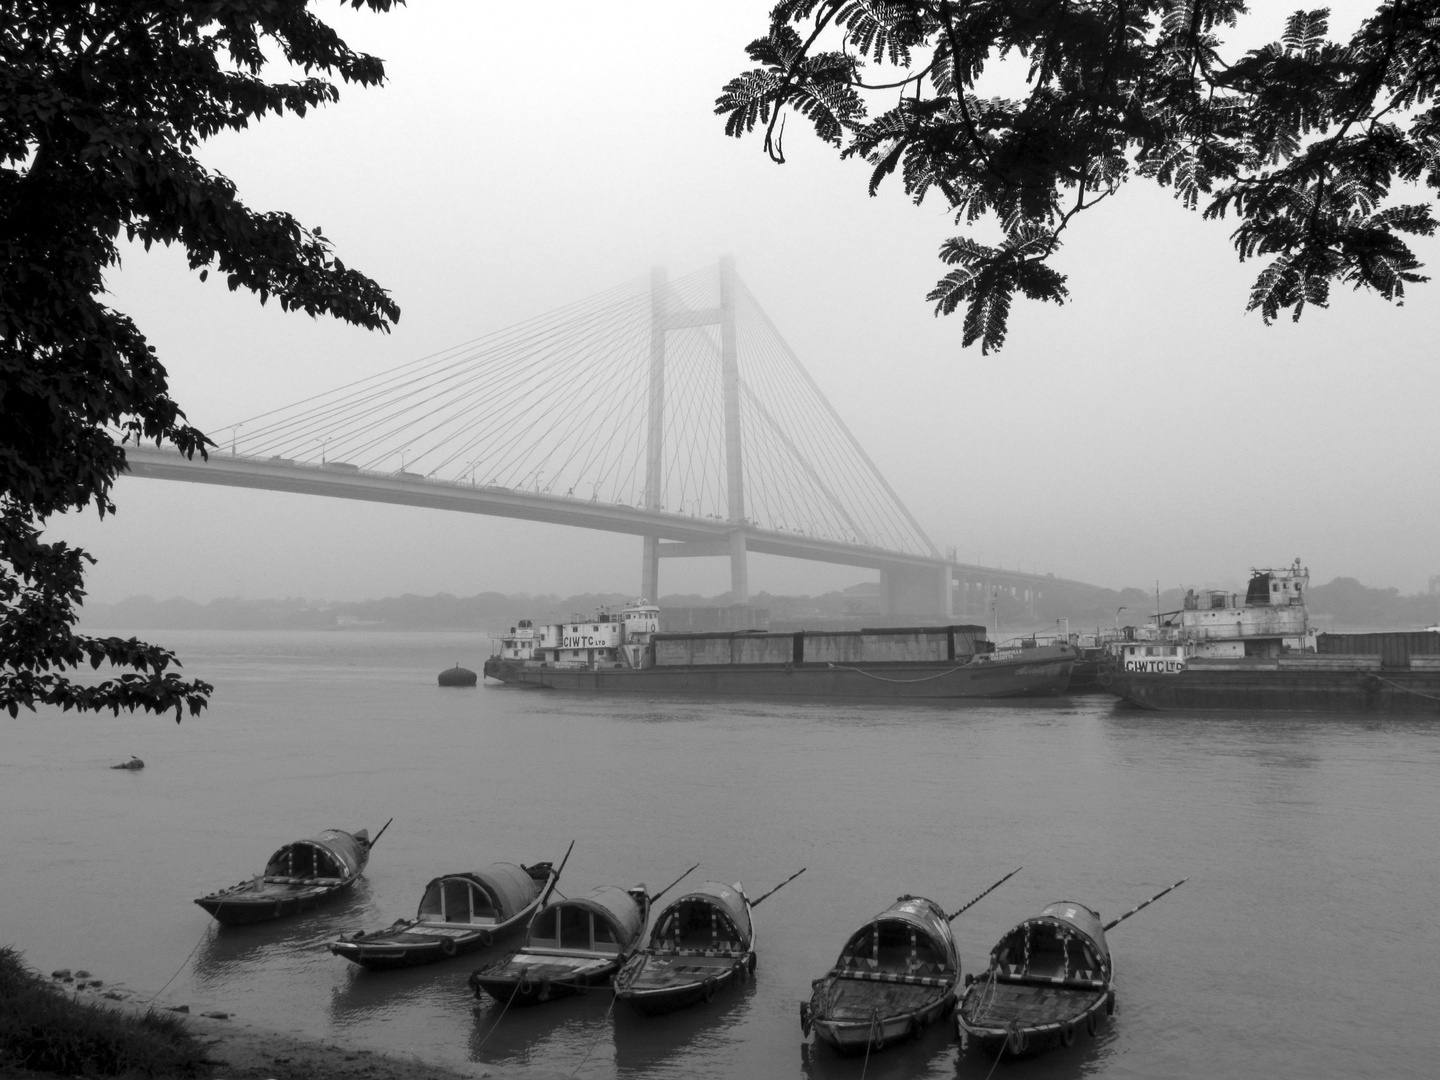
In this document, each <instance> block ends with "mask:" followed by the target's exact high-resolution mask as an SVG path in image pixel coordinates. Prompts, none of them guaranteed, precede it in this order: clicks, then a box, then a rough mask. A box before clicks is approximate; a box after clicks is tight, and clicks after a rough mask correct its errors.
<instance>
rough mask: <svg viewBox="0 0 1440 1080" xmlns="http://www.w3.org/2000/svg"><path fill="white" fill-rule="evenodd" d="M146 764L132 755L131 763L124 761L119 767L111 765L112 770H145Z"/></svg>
mask: <svg viewBox="0 0 1440 1080" xmlns="http://www.w3.org/2000/svg"><path fill="white" fill-rule="evenodd" d="M144 767H145V762H143V761H141V760H140V759H139V758H138V757H136V756H135V755H134V754H131V755H130V760H129V761H122V762H121V763H120V764H119V765H111V766H110V768H112V769H143V768H144Z"/></svg>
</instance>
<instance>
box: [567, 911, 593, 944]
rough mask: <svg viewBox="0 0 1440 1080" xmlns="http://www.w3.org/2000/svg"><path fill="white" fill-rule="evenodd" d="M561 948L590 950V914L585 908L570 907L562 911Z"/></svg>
mask: <svg viewBox="0 0 1440 1080" xmlns="http://www.w3.org/2000/svg"><path fill="white" fill-rule="evenodd" d="M560 947H561V948H562V949H587V950H588V949H589V948H590V913H589V912H588V911H586V910H585V909H584V908H578V907H573V906H569V907H562V908H561V909H560Z"/></svg>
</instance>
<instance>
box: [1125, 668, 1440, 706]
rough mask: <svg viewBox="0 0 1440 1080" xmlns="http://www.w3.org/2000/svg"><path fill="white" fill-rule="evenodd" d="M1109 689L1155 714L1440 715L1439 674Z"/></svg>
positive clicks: (1234, 676)
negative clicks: (1319, 713)
mask: <svg viewBox="0 0 1440 1080" xmlns="http://www.w3.org/2000/svg"><path fill="white" fill-rule="evenodd" d="M1110 689H1111V690H1112V691H1113V692H1114V693H1116V694H1118V695H1120V697H1121V698H1122V699H1124V700H1125V701H1127V702H1129V703H1130V704H1132V705H1137V706H1139V707H1141V708H1145V709H1157V710H1191V709H1194V710H1226V711H1236V712H1239V711H1244V712H1322V713H1323V712H1330V713H1378V714H1398V715H1428V716H1440V671H1408V670H1402V671H1356V670H1353V669H1350V670H1336V671H1316V670H1304V671H1299V670H1289V671H1287V670H1284V669H1279V668H1277V669H1275V670H1218V671H1193V670H1186V671H1180V672H1176V673H1174V674H1150V673H1143V672H1116V673H1115V674H1114V675H1113V676H1112V677H1111V684H1110Z"/></svg>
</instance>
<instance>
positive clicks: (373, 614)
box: [80, 578, 1440, 635]
mask: <svg viewBox="0 0 1440 1080" xmlns="http://www.w3.org/2000/svg"><path fill="white" fill-rule="evenodd" d="M1237 588H1238V586H1237ZM634 599H635V597H634V596H633V595H631V594H628V593H581V594H578V595H575V596H564V597H562V596H556V595H532V594H526V593H517V594H509V595H507V594H505V593H499V592H485V593H478V594H476V595H474V596H467V597H460V596H454V595H452V594H450V593H437V594H434V595H432V596H416V595H414V594H406V595H403V596H392V597H384V598H382V599H377V600H354V601H325V600H308V599H304V598H300V597H288V598H285V599H255V600H250V599H241V598H239V597H231V598H221V599H216V600H211V601H209V602H208V603H204V604H201V603H197V602H196V601H194V600H187V599H184V598H181V597H172V598H170V599H166V600H156V599H154V598H153V597H149V596H132V597H127V598H126V599H124V600H121V601H119V602H118V603H113V604H104V603H97V602H94V601H91V602H88V603H86V604H85V605H84V606H83V607H82V608H81V613H80V615H81V628H82V629H90V628H104V629H105V630H108V631H113V632H119V633H121V634H122V635H129V634H135V633H142V632H143V633H149V632H152V631H167V630H377V631H379V630H384V631H395V630H416V631H456V632H472V633H480V634H494V633H497V632H499V631H503V630H504V629H505V628H506V627H508V626H512V625H514V624H515V622H516V621H517V620H519V619H522V618H529V619H535V620H536V621H538V622H564V621H567V620H569V619H571V618H572V617H574V616H579V617H580V618H588V617H589V615H590V614H591V613H592V612H594V611H595V609H596V608H598V607H612V608H613V607H618V606H620V605H622V604H624V603H627V602H629V601H633V600H634ZM1183 600H1184V593H1183V591H1181V590H1179V589H1171V590H1168V591H1162V592H1161V593H1160V595H1159V597H1158V598H1157V597H1156V595H1155V593H1154V591H1153V590H1152V591H1150V592H1144V591H1142V590H1139V589H1121V590H1119V591H1115V592H1109V593H1107V592H1100V593H1098V594H1096V595H1087V596H1086V597H1085V598H1083V602H1082V599H1081V598H1080V597H1077V596H1075V595H1066V594H1065V593H1064V592H1063V591H1062V592H1060V593H1058V594H1057V595H1055V596H1046V595H1044V594H1042V595H1041V596H1040V598H1039V599H1038V600H1035V601H1031V602H1026V603H1021V602H1019V601H1013V600H1007V599H1006V598H1004V597H1000V598H998V601H997V602H998V607H997V609H996V610H994V611H991V610H986V611H983V612H976V611H965V610H962V609H959V608H957V610H956V611H955V613H954V615H953V616H952V621H954V622H956V623H968V622H973V623H981V624H984V625H987V626H991V625H993V624H994V622H995V619H996V618H997V617H998V618H999V620H1000V621H1001V624H1002V625H1003V626H1004V627H1005V628H1006V631H1007V634H1008V635H1014V634H1030V633H1036V632H1040V633H1044V632H1046V631H1053V630H1054V629H1055V627H1056V625H1057V624H1058V623H1060V622H1062V621H1064V622H1067V623H1068V625H1069V628H1070V629H1071V630H1072V631H1076V632H1084V631H1086V630H1090V629H1094V628H1096V627H1111V626H1116V625H1122V624H1124V625H1135V626H1139V625H1146V624H1148V623H1149V622H1150V620H1151V618H1152V617H1153V613H1154V612H1155V610H1156V606H1157V601H1158V606H1159V609H1160V610H1162V611H1174V610H1177V609H1178V608H1179V607H1180V606H1181V605H1182V603H1183ZM659 604H660V607H661V610H662V612H665V611H668V612H671V613H673V615H674V616H676V617H677V619H678V620H679V621H678V623H676V624H675V625H671V626H668V627H666V628H667V629H709V628H710V627H708V626H705V625H703V621H702V620H701V619H700V618H698V616H704V615H706V614H707V609H716V608H723V607H727V606H729V598H728V597H726V596H723V595H722V596H708V597H707V596H697V595H669V596H661V597H660V599H659ZM1309 607H1310V618H1311V622H1312V624H1313V625H1314V626H1316V627H1317V628H1318V629H1319V630H1321V631H1322V632H1325V631H1334V632H1366V631H1377V630H1420V629H1423V628H1424V627H1426V626H1429V625H1431V624H1433V623H1436V622H1440V594H1436V593H1421V594H1417V595H1414V596H1401V595H1400V593H1399V591H1398V590H1397V589H1393V588H1388V589H1382V588H1373V587H1370V586H1367V585H1362V584H1361V583H1360V582H1358V581H1356V580H1355V579H1354V578H1336V579H1334V580H1333V581H1331V582H1330V583H1329V584H1326V585H1312V586H1311V588H1310V592H1309ZM746 608H747V609H748V610H747V611H745V612H743V614H744V615H745V616H746V617H747V618H750V617H752V616H753V619H754V621H753V622H751V623H749V624H748V625H754V626H757V627H764V626H766V625H769V624H770V623H772V622H773V623H779V624H784V625H790V624H804V625H810V626H814V627H816V628H817V629H819V628H826V627H836V628H839V627H840V626H842V624H843V625H846V626H849V625H851V624H853V628H856V629H858V628H859V627H860V626H862V625H871V626H881V625H886V624H887V623H888V624H890V625H895V624H894V623H893V622H891V621H890V620H892V619H894V618H896V616H886V615H882V614H881V613H880V593H879V587H878V585H876V586H869V585H858V586H854V587H852V588H850V589H846V590H845V591H843V592H833V593H826V594H824V595H822V596H816V597H811V596H772V595H769V594H766V593H761V594H759V595H757V596H754V597H752V598H751V600H750V603H749V604H748V605H746ZM687 613H688V615H687ZM709 614H710V616H711V617H713V612H709ZM899 618H901V619H904V618H906V617H905V616H899ZM925 621H927V622H930V621H934V620H933V618H928V619H926V620H925ZM729 624H730V625H739V624H738V623H735V622H734V621H733V620H731V621H730V623H729Z"/></svg>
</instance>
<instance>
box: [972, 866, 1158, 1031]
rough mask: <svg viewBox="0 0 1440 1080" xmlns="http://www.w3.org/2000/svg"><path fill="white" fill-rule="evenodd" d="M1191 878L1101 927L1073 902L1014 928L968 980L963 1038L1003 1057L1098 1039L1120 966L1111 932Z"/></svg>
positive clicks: (1061, 903)
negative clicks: (981, 971)
mask: <svg viewBox="0 0 1440 1080" xmlns="http://www.w3.org/2000/svg"><path fill="white" fill-rule="evenodd" d="M1183 884H1185V879H1182V880H1180V881H1177V882H1176V883H1175V884H1174V885H1171V886H1170V888H1168V889H1165V890H1163V891H1162V892H1160V893H1157V894H1156V895H1155V896H1152V897H1151V898H1150V899H1149V900H1146V901H1145V902H1144V903H1143V904H1139V905H1137V906H1136V907H1133V908H1131V909H1130V910H1129V911H1127V912H1126V913H1125V914H1124V915H1121V916H1120V917H1119V918H1118V919H1113V920H1111V921H1110V922H1108V923H1105V924H1103V925H1102V924H1101V922H1100V915H1099V913H1098V912H1096V911H1094V910H1092V909H1091V908H1088V907H1086V906H1085V905H1084V904H1078V903H1075V902H1074V901H1071V900H1061V901H1057V902H1056V903H1053V904H1050V905H1049V906H1048V907H1046V908H1045V909H1044V910H1043V911H1041V912H1040V914H1039V915H1037V916H1036V917H1035V918H1033V919H1026V920H1025V921H1024V922H1022V923H1020V924H1019V925H1017V926H1015V927H1012V928H1011V929H1010V930H1009V931H1007V932H1006V934H1005V936H1004V937H1002V938H1001V939H1000V942H999V944H997V945H996V946H995V948H994V949H993V950H992V951H991V953H990V968H989V970H988V971H986V972H985V974H984V975H982V976H980V977H979V978H977V979H974V980H971V979H967V980H966V989H965V996H964V998H963V999H962V1000H961V1002H960V1008H959V1010H958V1012H957V1013H956V1016H955V1025H956V1028H957V1030H958V1032H959V1033H960V1034H962V1035H964V1036H967V1037H968V1038H969V1041H970V1043H971V1044H972V1045H976V1046H979V1047H980V1049H982V1050H984V1051H985V1052H986V1053H988V1054H990V1055H991V1056H992V1057H999V1056H1000V1055H1002V1054H1004V1055H1005V1056H1007V1057H1029V1056H1031V1055H1033V1054H1037V1053H1039V1052H1041V1051H1042V1050H1047V1049H1049V1048H1051V1047H1054V1046H1067V1047H1068V1046H1071V1045H1073V1044H1074V1042H1075V1040H1076V1038H1077V1037H1078V1036H1079V1033H1080V1031H1081V1030H1082V1029H1083V1030H1084V1031H1085V1033H1086V1034H1088V1035H1090V1036H1092V1037H1093V1036H1094V1035H1095V1034H1096V1033H1097V1032H1098V1031H1099V1029H1100V1025H1101V1024H1102V1023H1103V1022H1104V1018H1105V1017H1109V1016H1111V1015H1113V1014H1114V1012H1115V962H1114V959H1113V957H1111V955H1110V945H1109V942H1107V941H1106V939H1105V934H1106V932H1107V931H1109V930H1111V929H1113V928H1114V927H1115V926H1117V925H1118V924H1119V923H1122V922H1124V921H1125V920H1126V919H1128V918H1129V917H1130V916H1131V915H1134V914H1135V913H1136V912H1137V911H1139V910H1140V909H1141V908H1144V907H1148V906H1149V905H1150V904H1153V903H1154V902H1155V901H1156V900H1158V899H1160V897H1162V896H1164V895H1165V893H1168V892H1170V891H1171V890H1172V889H1178V888H1179V887H1180V886H1181V885H1183Z"/></svg>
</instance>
